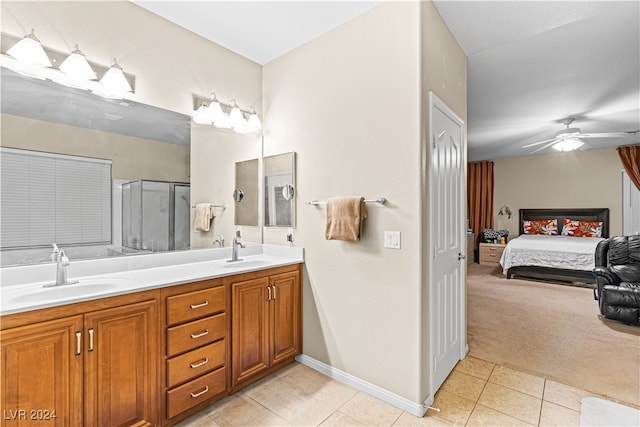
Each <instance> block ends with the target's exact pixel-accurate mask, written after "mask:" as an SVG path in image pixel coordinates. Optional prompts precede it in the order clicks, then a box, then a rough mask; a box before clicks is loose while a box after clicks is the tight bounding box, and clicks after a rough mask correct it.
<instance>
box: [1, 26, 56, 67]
mask: <svg viewBox="0 0 640 427" xmlns="http://www.w3.org/2000/svg"><path fill="white" fill-rule="evenodd" d="M7 54H8V55H10V56H12V57H13V58H15V59H17V60H18V61H20V62H22V63H23V64H27V65H32V66H35V67H51V61H50V60H49V57H48V56H47V54H46V53H45V51H44V48H43V47H42V44H40V40H38V38H37V37H36V36H35V34H34V32H33V30H31V34H27V35H26V36H24V37H23V38H22V40H20V41H19V42H17V43H16V44H14V45H13V46H12V47H11V48H10V49H9V50H7Z"/></svg>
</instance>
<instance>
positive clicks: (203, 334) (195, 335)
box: [191, 329, 209, 339]
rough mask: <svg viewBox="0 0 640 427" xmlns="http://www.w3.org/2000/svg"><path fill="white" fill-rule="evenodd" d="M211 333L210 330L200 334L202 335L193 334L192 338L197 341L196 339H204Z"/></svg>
mask: <svg viewBox="0 0 640 427" xmlns="http://www.w3.org/2000/svg"><path fill="white" fill-rule="evenodd" d="M208 333H209V330H208V329H205V330H204V332H202V333H200V334H191V338H193V339H196V338H200V337H203V336H205V335H207V334H208Z"/></svg>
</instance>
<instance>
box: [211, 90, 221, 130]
mask: <svg viewBox="0 0 640 427" xmlns="http://www.w3.org/2000/svg"><path fill="white" fill-rule="evenodd" d="M208 116H209V120H210V121H211V123H214V124H215V123H216V122H220V121H221V120H223V121H224V119H225V114H224V111H222V107H221V106H220V101H218V98H216V94H215V93H213V92H211V96H210V101H209V110H208Z"/></svg>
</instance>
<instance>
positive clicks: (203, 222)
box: [194, 203, 216, 231]
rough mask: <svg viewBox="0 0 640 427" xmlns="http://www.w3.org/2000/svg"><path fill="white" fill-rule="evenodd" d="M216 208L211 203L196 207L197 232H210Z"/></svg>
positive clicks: (195, 225) (195, 224)
mask: <svg viewBox="0 0 640 427" xmlns="http://www.w3.org/2000/svg"><path fill="white" fill-rule="evenodd" d="M215 216H216V212H215V208H214V207H213V205H212V204H211V203H198V204H197V205H196V219H195V221H194V228H195V230H196V231H209V227H210V226H211V220H212V219H213V218H215Z"/></svg>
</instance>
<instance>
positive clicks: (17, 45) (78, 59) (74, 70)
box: [0, 30, 135, 99]
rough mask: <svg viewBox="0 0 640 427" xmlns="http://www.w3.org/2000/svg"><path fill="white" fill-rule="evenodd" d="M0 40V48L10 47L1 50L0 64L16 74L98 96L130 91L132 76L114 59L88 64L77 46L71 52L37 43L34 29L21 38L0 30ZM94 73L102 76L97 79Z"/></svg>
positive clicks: (122, 96) (122, 93)
mask: <svg viewBox="0 0 640 427" xmlns="http://www.w3.org/2000/svg"><path fill="white" fill-rule="evenodd" d="M2 39H3V43H2V44H3V47H4V46H5V44H7V45H8V46H11V43H13V46H11V47H10V48H9V49H7V50H6V51H5V50H3V51H2V55H0V60H1V62H0V65H2V66H3V67H7V68H9V69H10V70H13V71H15V72H17V73H20V74H23V75H27V76H29V77H33V78H38V79H41V80H45V79H47V80H51V81H54V82H56V83H59V84H62V85H65V86H71V87H75V88H80V89H84V90H90V91H92V92H93V93H95V94H96V95H100V96H102V97H108V98H117V99H121V98H124V97H125V96H127V95H130V94H131V93H133V89H132V88H133V87H134V85H135V77H134V76H132V75H131V74H127V73H124V72H123V70H122V67H120V65H118V63H117V61H116V60H115V59H114V60H113V63H112V64H111V66H110V67H107V66H103V65H100V64H96V63H94V62H91V63H89V62H88V61H87V59H86V57H85V56H84V54H83V53H82V52H81V51H80V49H79V48H78V45H76V46H75V49H74V50H73V52H72V53H71V54H66V53H65V52H61V51H58V50H55V49H51V48H49V47H46V46H44V45H42V44H41V43H40V40H38V38H37V37H36V36H35V35H34V30H31V33H30V34H27V35H26V36H24V37H23V38H19V37H15V36H12V35H10V34H6V33H2ZM52 64H60V66H59V67H55V66H53V65H52ZM98 76H102V78H101V79H100V81H97V79H98Z"/></svg>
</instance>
